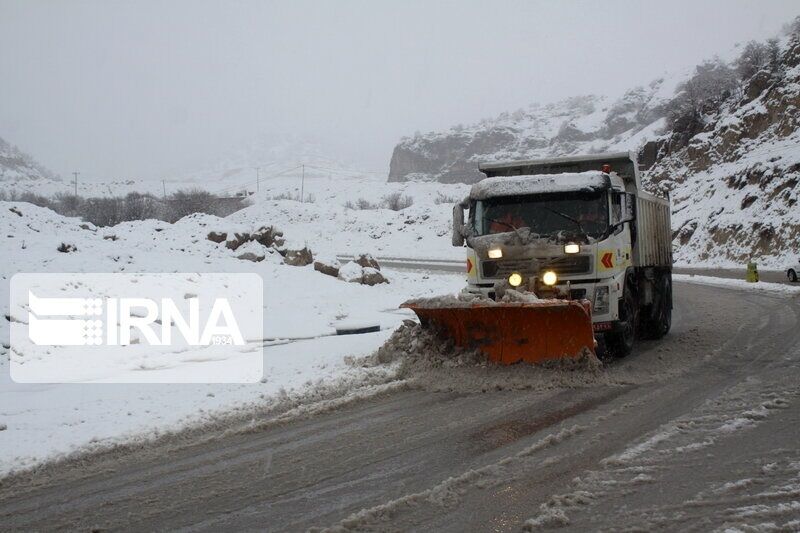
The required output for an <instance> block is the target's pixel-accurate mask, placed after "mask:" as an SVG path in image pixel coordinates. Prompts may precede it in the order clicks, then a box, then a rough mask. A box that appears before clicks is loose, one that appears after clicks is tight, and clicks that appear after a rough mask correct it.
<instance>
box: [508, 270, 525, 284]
mask: <svg viewBox="0 0 800 533" xmlns="http://www.w3.org/2000/svg"><path fill="white" fill-rule="evenodd" d="M508 284H509V285H511V286H512V287H519V286H520V285H522V274H517V273H516V272H514V273H513V274H511V275H510V276H508Z"/></svg>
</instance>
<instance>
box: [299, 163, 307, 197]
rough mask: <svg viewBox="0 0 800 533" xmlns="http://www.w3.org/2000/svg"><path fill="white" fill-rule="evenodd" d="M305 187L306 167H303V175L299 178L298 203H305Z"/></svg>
mask: <svg viewBox="0 0 800 533" xmlns="http://www.w3.org/2000/svg"><path fill="white" fill-rule="evenodd" d="M305 186H306V166H305V165H303V174H302V177H301V178H300V201H301V202H302V203H305V201H306V196H305V194H304V193H305Z"/></svg>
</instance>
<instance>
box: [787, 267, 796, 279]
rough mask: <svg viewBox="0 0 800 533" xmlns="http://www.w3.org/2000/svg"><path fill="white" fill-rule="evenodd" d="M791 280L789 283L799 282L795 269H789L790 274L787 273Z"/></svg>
mask: <svg viewBox="0 0 800 533" xmlns="http://www.w3.org/2000/svg"><path fill="white" fill-rule="evenodd" d="M786 275H787V276H788V278H789V281H791V282H796V281H797V272H795V270H794V269H793V268H790V269H789V272H787V273H786Z"/></svg>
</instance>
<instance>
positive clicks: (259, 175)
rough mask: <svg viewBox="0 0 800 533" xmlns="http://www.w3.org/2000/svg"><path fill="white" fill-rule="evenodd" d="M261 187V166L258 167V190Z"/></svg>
mask: <svg viewBox="0 0 800 533" xmlns="http://www.w3.org/2000/svg"><path fill="white" fill-rule="evenodd" d="M260 188H261V168H259V167H256V192H258V190H259V189H260Z"/></svg>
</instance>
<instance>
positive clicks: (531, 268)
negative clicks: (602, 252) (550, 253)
mask: <svg viewBox="0 0 800 533" xmlns="http://www.w3.org/2000/svg"><path fill="white" fill-rule="evenodd" d="M536 261H538V262H539V268H538V269H537V268H536ZM536 261H535V260H533V259H513V260H511V259H505V260H500V261H483V262H482V263H481V273H482V274H483V277H485V278H507V277H508V276H510V275H511V274H512V273H514V272H519V273H520V274H522V275H523V276H535V275H537V274H538V273H539V272H540V271H541V272H543V271H545V270H552V271H553V272H555V273H556V274H558V275H559V276H570V275H574V274H589V273H590V272H591V271H592V256H590V255H574V256H573V255H567V256H560V257H549V258H542V259H538V260H536Z"/></svg>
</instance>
